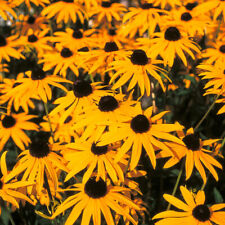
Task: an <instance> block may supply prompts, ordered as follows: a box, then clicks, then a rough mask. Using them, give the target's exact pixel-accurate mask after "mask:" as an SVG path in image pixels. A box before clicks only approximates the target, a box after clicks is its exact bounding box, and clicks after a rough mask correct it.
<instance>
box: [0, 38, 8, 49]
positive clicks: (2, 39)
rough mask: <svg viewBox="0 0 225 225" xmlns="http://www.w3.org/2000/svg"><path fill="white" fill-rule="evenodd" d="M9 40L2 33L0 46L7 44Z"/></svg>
mask: <svg viewBox="0 0 225 225" xmlns="http://www.w3.org/2000/svg"><path fill="white" fill-rule="evenodd" d="M6 45H7V42H6V39H5V37H4V36H2V35H0V47H3V46H6Z"/></svg>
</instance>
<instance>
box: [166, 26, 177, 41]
mask: <svg viewBox="0 0 225 225" xmlns="http://www.w3.org/2000/svg"><path fill="white" fill-rule="evenodd" d="M164 37H165V39H166V40H168V41H178V40H179V39H180V38H181V35H180V31H179V30H178V29H177V28H176V27H169V28H167V30H166V32H165V35H164Z"/></svg>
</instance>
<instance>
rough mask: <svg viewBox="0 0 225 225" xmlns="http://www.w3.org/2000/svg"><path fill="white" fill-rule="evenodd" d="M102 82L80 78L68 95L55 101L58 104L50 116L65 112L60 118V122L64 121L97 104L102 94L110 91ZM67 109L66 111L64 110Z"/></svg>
mask: <svg viewBox="0 0 225 225" xmlns="http://www.w3.org/2000/svg"><path fill="white" fill-rule="evenodd" d="M100 84H101V83H100V82H94V83H90V82H89V81H86V80H83V79H78V80H76V81H75V82H74V83H73V86H72V90H70V91H67V93H66V96H64V97H60V98H58V99H56V100H55V101H54V104H57V105H58V106H56V107H55V108H54V109H53V110H52V111H51V112H50V114H49V115H50V116H51V115H52V116H53V115H55V114H56V113H58V112H59V113H60V112H62V111H63V112H64V113H63V115H62V117H61V118H60V123H63V122H64V121H65V120H66V118H68V116H70V115H71V114H73V115H75V116H76V115H78V114H80V113H83V112H85V111H86V109H87V108H88V109H89V110H90V106H91V105H93V106H94V104H95V101H98V100H99V99H100V98H101V96H104V95H106V94H107V93H109V92H110V91H107V90H103V88H104V86H101V85H100ZM64 110H65V111H64Z"/></svg>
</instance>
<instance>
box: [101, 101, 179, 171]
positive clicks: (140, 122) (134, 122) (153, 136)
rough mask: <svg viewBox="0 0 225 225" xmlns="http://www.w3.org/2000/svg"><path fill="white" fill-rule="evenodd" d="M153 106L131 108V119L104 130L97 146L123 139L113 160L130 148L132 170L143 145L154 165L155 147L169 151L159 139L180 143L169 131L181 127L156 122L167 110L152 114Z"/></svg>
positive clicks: (138, 105)
mask: <svg viewBox="0 0 225 225" xmlns="http://www.w3.org/2000/svg"><path fill="white" fill-rule="evenodd" d="M152 111H153V107H149V108H147V109H146V110H145V111H143V110H142V109H141V106H140V104H137V105H136V107H135V108H134V109H133V113H134V114H133V116H132V119H131V120H129V121H126V122H124V123H121V124H120V125H119V126H118V128H117V129H115V130H112V131H109V132H106V133H105V134H103V135H102V138H100V142H99V143H98V145H99V146H102V145H106V144H109V143H114V142H117V141H120V140H123V144H122V146H121V148H120V149H119V150H118V154H117V155H116V158H115V161H116V162H118V161H119V160H120V159H121V158H122V156H123V155H124V154H125V153H126V152H128V151H129V150H130V149H131V150H132V152H131V160H130V169H131V170H133V169H134V168H135V167H136V166H137V164H138V162H139V159H140V156H141V152H142V147H144V149H145V151H146V153H147V155H148V157H149V159H150V161H151V163H152V166H153V168H155V166H156V157H155V150H156V148H160V149H165V151H170V150H169V149H168V147H167V146H166V145H165V144H164V143H163V142H162V141H161V140H160V139H164V140H170V141H172V142H175V143H182V142H181V140H179V139H178V138H177V137H175V136H173V135H172V134H170V132H172V131H175V130H180V129H182V126H180V125H178V124H160V123H158V124H157V121H158V120H160V119H161V118H162V117H163V115H165V114H166V113H167V111H164V112H161V113H159V114H156V115H154V116H152Z"/></svg>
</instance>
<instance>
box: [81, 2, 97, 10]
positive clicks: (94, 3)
mask: <svg viewBox="0 0 225 225" xmlns="http://www.w3.org/2000/svg"><path fill="white" fill-rule="evenodd" d="M78 2H80V3H81V4H84V5H85V7H86V8H87V10H89V9H90V8H91V7H92V6H96V5H98V2H99V0H78Z"/></svg>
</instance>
